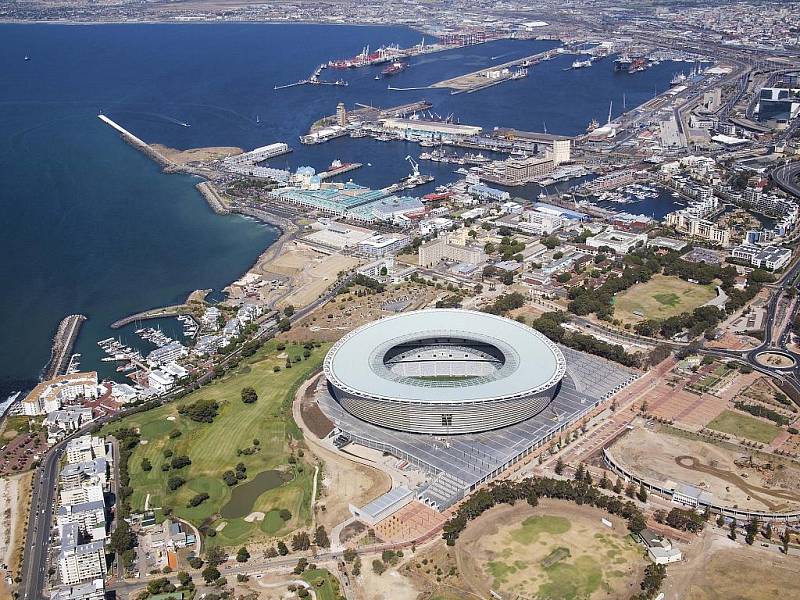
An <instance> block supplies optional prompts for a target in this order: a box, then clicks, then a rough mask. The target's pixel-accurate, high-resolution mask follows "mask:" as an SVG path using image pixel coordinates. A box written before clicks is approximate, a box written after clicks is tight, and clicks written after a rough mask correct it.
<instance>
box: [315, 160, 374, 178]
mask: <svg viewBox="0 0 800 600" xmlns="http://www.w3.org/2000/svg"><path fill="white" fill-rule="evenodd" d="M362 166H364V165H363V164H362V163H344V164H342V165H340V166H338V167H334V168H333V169H329V170H327V171H323V172H322V173H319V174H318V175H319V178H320V180H322V181H325V180H326V179H330V178H331V177H336V176H337V175H341V174H342V173H347V172H349V171H355V170H356V169H360V168H361V167H362Z"/></svg>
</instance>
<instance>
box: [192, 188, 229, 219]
mask: <svg viewBox="0 0 800 600" xmlns="http://www.w3.org/2000/svg"><path fill="white" fill-rule="evenodd" d="M195 187H196V188H197V191H199V192H200V193H201V194H202V195H203V198H205V199H206V202H208V205H209V206H210V207H211V210H213V211H214V212H215V213H217V214H218V215H229V214H230V212H231V211H230V209H229V208H228V207H227V206H226V205H225V202H224V201H223V200H222V197H221V196H220V195H219V192H217V190H215V189H214V186H213V185H211V183H209V182H208V181H204V182H202V183H198V184H197V185H196V186H195Z"/></svg>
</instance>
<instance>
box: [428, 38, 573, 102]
mask: <svg viewBox="0 0 800 600" xmlns="http://www.w3.org/2000/svg"><path fill="white" fill-rule="evenodd" d="M563 52H564V49H563V48H553V49H551V50H545V51H544V52H539V53H538V54H532V55H531V56H525V57H522V58H517V59H514V60H512V61H509V62H505V63H503V64H500V65H494V66H491V67H486V68H483V69H479V70H477V71H473V72H471V73H465V74H464V75H459V76H458V77H452V78H451V79H445V80H443V81H439V82H438V83H434V84H433V85H431V86H430V87H432V88H449V89H451V90H452V91H451V92H450V93H451V94H463V93H472V92H477V91H478V90H482V89H485V88H487V87H491V86H494V85H497V84H499V83H504V82H506V81H513V79H512V78H511V76H508V77H502V78H497V79H493V78H490V77H489V73H490V72H492V71H502V70H503V69H509V70H510V69H513V68H528V67H533V66H534V65H536V64H538V63H540V62H541V61H543V60H550V59H552V58H555V57H556V56H558V55H559V54H561V53H563Z"/></svg>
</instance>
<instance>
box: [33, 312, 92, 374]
mask: <svg viewBox="0 0 800 600" xmlns="http://www.w3.org/2000/svg"><path fill="white" fill-rule="evenodd" d="M85 320H86V317H85V316H84V315H68V316H66V317H64V318H63V319H61V323H59V324H58V329H56V334H55V336H53V348H52V350H51V352H50V362H49V363H47V366H46V367H45V369H44V372H43V373H42V380H43V381H46V380H48V379H52V378H53V377H55V376H56V375H63V374H64V373H66V369H67V365H68V364H69V362H70V357H71V356H72V347H73V346H74V345H75V340H76V339H78V332H79V331H80V329H81V325H82V324H83V322H84V321H85Z"/></svg>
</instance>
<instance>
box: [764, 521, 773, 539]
mask: <svg viewBox="0 0 800 600" xmlns="http://www.w3.org/2000/svg"><path fill="white" fill-rule="evenodd" d="M764 537H765V538H766V539H768V540H771V539H772V523H769V522H768V523H767V524H766V526H765V527H764Z"/></svg>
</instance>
